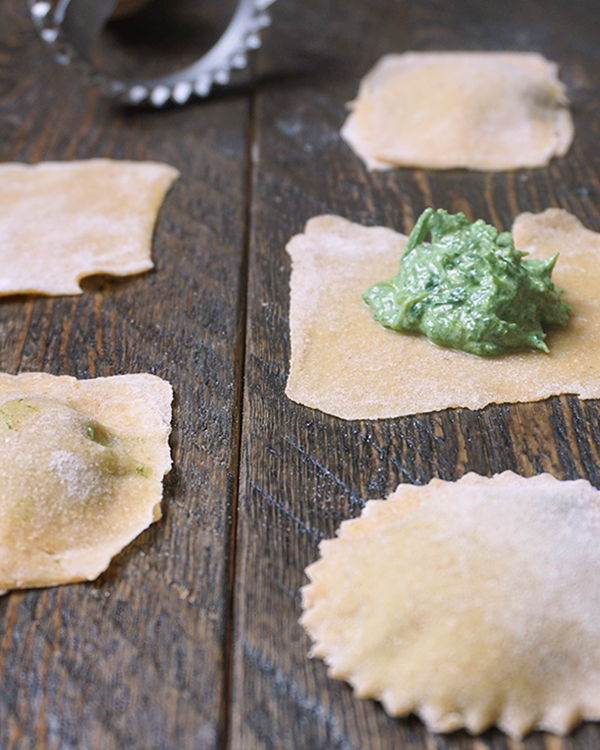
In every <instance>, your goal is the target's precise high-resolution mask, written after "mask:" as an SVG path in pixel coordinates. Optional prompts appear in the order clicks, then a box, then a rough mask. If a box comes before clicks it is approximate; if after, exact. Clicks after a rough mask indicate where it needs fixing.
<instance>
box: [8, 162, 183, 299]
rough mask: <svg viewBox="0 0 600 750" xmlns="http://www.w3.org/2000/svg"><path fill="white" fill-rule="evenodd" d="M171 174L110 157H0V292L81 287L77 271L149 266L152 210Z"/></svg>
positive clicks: (121, 272)
mask: <svg viewBox="0 0 600 750" xmlns="http://www.w3.org/2000/svg"><path fill="white" fill-rule="evenodd" d="M178 175H179V172H178V171H177V170H176V169H175V168H174V167H171V166H169V165H167V164H157V163H154V162H131V161H112V160H110V159H91V160H89V161H72V162H43V163H41V164H37V165H35V166H29V165H26V164H12V163H11V164H0V295H7V294H25V293H30V292H35V293H40V294H51V295H61V294H81V288H80V287H79V281H80V280H81V279H82V278H83V277H84V276H90V275H92V274H97V273H104V274H111V275H115V276H128V275H130V274H136V273H141V272H142V271H147V270H149V269H150V268H152V267H153V263H152V258H151V254H150V249H151V241H152V232H153V229H154V224H155V221H156V215H157V213H158V210H159V208H160V206H161V204H162V202H163V200H164V197H165V194H166V193H167V191H168V189H169V187H170V186H171V185H172V183H173V182H174V180H175V179H176V178H177V177H178Z"/></svg>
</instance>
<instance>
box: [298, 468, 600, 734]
mask: <svg viewBox="0 0 600 750" xmlns="http://www.w3.org/2000/svg"><path fill="white" fill-rule="evenodd" d="M599 538H600V492H598V490H595V489H594V488H593V487H592V486H591V485H590V484H589V482H587V481H585V480H577V481H572V482H560V481H558V480H557V479H555V478H554V477H551V476H550V475H548V474H542V475H540V476H537V477H533V478H529V479H524V478H522V477H518V476H517V475H516V474H513V473H512V472H505V473H503V474H500V475H496V476H494V477H492V478H491V479H490V478H486V477H480V476H477V475H475V474H468V475H466V476H465V477H463V479H461V480H460V481H459V482H455V483H453V482H443V481H441V480H437V479H434V480H433V481H432V482H430V484H428V485H427V486H425V487H413V486H407V485H400V487H398V489H397V490H396V492H395V493H393V494H392V495H391V496H390V497H389V498H388V500H385V501H370V502H368V503H367V505H366V506H365V509H364V511H363V514H362V516H361V517H360V518H359V519H356V520H352V521H345V522H344V523H343V524H342V526H341V528H340V530H339V532H338V538H337V539H334V540H328V541H324V542H322V543H321V546H320V551H321V559H320V560H319V561H317V562H316V563H314V564H313V565H311V566H309V567H308V568H307V571H306V572H307V574H308V577H309V579H310V581H311V583H310V584H309V585H308V586H306V587H305V588H304V589H303V591H302V596H303V608H304V614H303V615H302V618H301V623H302V625H303V626H304V627H305V628H306V630H307V631H308V633H309V634H310V636H311V638H312V639H313V641H314V646H313V649H312V655H313V656H318V657H321V658H323V659H324V660H325V661H326V663H327V664H328V666H329V673H330V675H331V676H332V677H335V678H338V679H345V680H347V681H348V682H350V684H351V685H352V686H353V688H354V690H355V691H356V694H357V695H358V697H360V698H377V699H379V700H381V701H382V703H383V705H384V707H385V709H386V711H387V712H388V713H390V714H391V715H393V716H404V715H407V714H409V713H416V714H418V715H419V716H420V717H421V718H422V719H423V721H424V722H425V724H426V725H427V726H428V728H429V729H431V730H432V731H438V732H450V731H453V730H455V729H458V728H460V727H466V728H467V729H468V730H469V731H471V732H473V733H477V732H482V731H483V730H484V729H486V728H487V727H488V726H491V725H492V724H497V725H498V726H499V727H500V728H501V729H503V730H504V731H505V732H507V733H508V734H510V735H512V736H514V737H520V736H521V735H523V734H525V733H526V732H528V731H529V730H531V729H533V728H539V729H545V730H548V731H551V732H555V733H558V734H564V733H566V732H568V731H569V730H570V729H571V727H572V726H573V725H574V724H575V723H577V722H578V721H579V720H581V719H592V720H597V719H600V544H598V539H599Z"/></svg>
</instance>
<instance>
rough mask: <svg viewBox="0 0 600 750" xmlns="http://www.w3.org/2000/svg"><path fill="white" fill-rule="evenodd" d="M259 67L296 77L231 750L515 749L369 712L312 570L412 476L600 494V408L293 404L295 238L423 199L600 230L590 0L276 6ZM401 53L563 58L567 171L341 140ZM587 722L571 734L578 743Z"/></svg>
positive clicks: (263, 280) (275, 139)
mask: <svg viewBox="0 0 600 750" xmlns="http://www.w3.org/2000/svg"><path fill="white" fill-rule="evenodd" d="M274 15H275V25H274V30H276V32H277V33H276V34H275V33H274V34H273V35H272V36H271V38H270V45H269V47H268V48H267V50H266V51H265V52H264V54H263V57H262V59H261V64H262V66H263V70H264V71H265V74H268V73H272V72H273V71H274V70H277V69H280V70H281V69H285V70H286V71H287V75H286V76H284V77H282V78H281V79H279V80H278V79H277V78H273V79H271V80H270V81H268V82H267V83H266V84H265V86H264V87H263V88H261V89H260V90H259V92H258V93H257V96H256V104H255V109H256V127H255V144H254V152H255V153H256V155H257V161H256V164H255V171H254V180H253V201H252V224H251V254H250V275H249V287H248V288H249V299H248V321H249V325H248V338H247V352H246V382H245V396H244V423H243V442H242V449H243V453H242V473H241V483H240V499H239V511H238V517H239V524H238V541H237V560H238V564H237V579H236V590H235V604H236V608H235V642H234V655H235V659H234V679H233V686H234V690H233V705H232V744H231V746H232V748H234V750H271V749H273V750H274V749H275V748H283V747H286V748H288V747H289V748H292V747H293V748H294V749H295V750H325V748H327V750H332V749H333V748H337V749H338V750H392V748H393V749H394V750H398V749H399V748H415V749H416V748H428V749H431V750H433V748H437V749H438V750H441V749H442V748H467V747H468V748H475V747H477V748H479V749H481V748H484V747H489V748H509V747H510V748H512V747H518V746H520V744H519V743H513V742H510V741H508V740H507V739H506V738H505V737H504V736H503V735H502V734H501V733H500V732H497V731H490V732H487V733H486V734H485V735H484V736H483V737H482V738H480V739H477V740H473V739H470V738H469V737H468V736H467V735H466V734H465V733H462V732H458V733H455V734H453V735H449V736H433V735H430V734H428V733H427V732H426V731H425V730H424V729H423V727H422V725H421V724H420V722H419V721H418V720H416V719H413V718H411V719H408V720H393V719H390V718H389V717H387V716H386V715H385V714H384V712H383V710H382V709H381V708H380V706H379V705H378V704H377V703H374V702H371V701H359V700H355V699H354V698H353V697H352V694H351V691H350V689H349V688H348V687H347V686H346V685H345V684H343V683H341V682H336V681H332V680H329V679H328V678H327V676H326V670H325V666H324V665H323V663H321V662H320V661H314V662H313V661H309V660H308V659H307V658H306V653H307V651H308V648H309V641H308V638H307V637H306V636H305V634H304V633H303V632H302V630H301V628H300V626H299V625H298V623H297V620H298V617H299V615H300V607H299V588H300V587H301V586H302V585H303V584H304V583H306V579H305V578H304V575H303V572H302V571H303V569H304V567H305V566H306V565H307V564H309V563H310V562H311V561H313V560H314V559H316V557H317V554H318V553H317V546H318V543H319V541H320V540H321V539H322V538H324V537H330V536H332V535H333V534H334V532H335V529H336V528H337V526H338V525H339V523H340V522H341V521H342V520H343V519H345V518H348V517H353V516H356V515H358V514H359V513H360V510H361V508H362V507H363V504H364V502H365V500H366V499H367V498H371V497H382V496H385V495H386V493H388V492H389V491H391V490H392V489H393V488H394V487H395V486H396V485H397V484H398V483H399V482H411V483H416V484H421V483H425V482H427V481H429V480H430V479H431V478H432V477H434V476H437V477H441V478H443V479H447V480H453V479H458V478H459V477H460V476H462V475H463V474H464V473H466V472H467V471H470V470H472V471H477V472H479V473H482V474H488V475H489V474H492V473H494V472H499V471H502V470H505V469H512V470H514V471H517V472H519V473H521V474H524V475H531V474H535V473H538V472H540V471H544V470H546V471H550V472H552V473H553V474H555V475H556V476H558V477H559V478H574V477H580V476H581V477H586V478H589V479H590V480H591V481H592V482H593V483H594V484H595V485H596V486H599V485H600V475H599V463H598V460H599V455H598V429H597V428H598V419H599V416H600V411H599V408H598V404H597V403H596V402H587V403H581V402H580V401H579V400H578V399H576V398H574V397H571V396H564V397H560V398H552V399H549V400H547V401H545V402H542V403H538V404H519V405H512V406H511V405H494V406H490V407H488V408H486V409H483V410H482V411H479V412H472V411H468V410H465V409H462V410H449V411H445V412H441V413H435V414H426V415H417V416H415V417H410V418H403V419H397V420H383V421H379V422H366V421H365V422H359V421H357V422H343V421H341V420H338V419H335V418H333V417H329V416H327V415H325V414H322V413H319V412H317V411H314V410H311V409H308V408H304V407H302V406H299V405H297V404H294V403H291V402H289V401H287V400H286V398H285V395H284V387H285V381H286V376H287V367H288V357H289V338H288V319H287V316H288V280H289V271H290V267H289V260H288V258H287V256H286V254H285V252H284V245H285V243H286V242H287V240H288V239H289V238H290V236H291V235H293V234H294V233H296V232H299V231H301V230H302V228H303V225H304V223H305V221H306V220H307V219H308V218H310V217H311V216H314V215H317V214H320V213H337V214H341V215H342V216H345V217H347V218H349V219H352V220H355V221H359V222H362V223H364V224H383V225H386V226H390V227H394V228H398V229H405V230H410V229H411V228H412V225H413V223H414V220H415V217H416V216H418V214H419V213H420V212H421V210H422V209H423V208H424V207H425V206H427V205H433V206H434V207H445V208H449V209H452V210H464V211H465V212H466V213H467V214H470V215H472V216H473V217H481V218H484V219H486V220H488V221H492V222H494V223H495V224H497V225H498V227H499V228H503V229H506V228H509V227H510V224H511V222H512V220H513V218H514V216H515V215H516V214H517V213H519V212H520V211H523V210H534V211H535V210H540V209H542V208H546V207H548V206H554V205H558V206H563V207H565V208H568V209H569V210H571V211H573V212H574V213H576V214H577V215H578V216H579V217H580V218H581V219H582V220H583V221H584V222H585V224H586V225H587V226H589V227H591V228H594V229H596V230H598V229H600V213H599V211H598V202H597V195H598V189H599V186H600V181H599V175H600V149H599V148H598V145H597V144H598V138H597V124H596V123H597V107H598V101H599V99H598V89H597V81H598V80H600V78H599V76H600V53H599V51H598V46H597V36H596V35H597V29H598V24H599V23H600V12H599V8H598V6H597V3H595V2H591V0H581V1H577V2H572V3H569V4H565V3H563V2H561V1H560V0H552V1H551V0H525V1H524V2H520V1H518V0H509V1H508V2H505V3H483V2H477V1H476V0H466V1H465V2H460V3H449V2H443V1H442V0H406V1H405V2H401V1H398V2H394V0H370V2H368V3H367V2H364V1H363V0H344V2H338V1H337V0H332V1H331V2H328V3H325V2H321V1H319V0H307V1H306V2H303V3H299V2H293V0H281V2H280V3H278V4H277V5H276V6H274ZM407 49H428V50H429V49H517V50H535V51H539V52H542V53H544V54H546V55H547V56H548V57H549V58H551V59H555V60H557V61H558V62H559V63H560V64H561V67H562V71H563V76H564V79H565V80H566V82H567V83H568V85H569V89H570V92H571V95H572V98H573V101H574V105H575V117H576V124H577V136H576V141H575V145H574V147H573V149H572V151H571V153H570V154H569V156H568V157H567V158H565V159H560V160H557V161H555V162H553V163H552V164H551V165H550V167H548V168H547V169H540V170H521V171H518V172H515V173H509V174H496V175H490V174H479V173H469V172H466V171H451V172H447V173H434V172H425V171H421V170H395V171H392V172H388V173H379V174H377V173H376V174H371V175H370V174H368V173H367V172H366V171H365V169H364V168H363V166H362V164H361V163H360V162H359V161H358V159H357V158H356V157H355V156H353V155H352V154H351V153H350V151H349V149H348V148H347V146H346V145H345V144H344V143H343V142H341V140H340V138H339V136H338V132H339V128H340V126H341V125H342V123H343V121H344V118H345V110H344V103H345V102H346V101H348V100H349V99H351V98H352V97H353V96H354V94H355V92H356V88H357V84H358V80H359V78H360V76H361V75H363V74H364V73H365V72H366V71H367V70H368V69H369V68H370V67H371V66H372V65H373V64H374V63H375V62H376V60H377V59H378V58H379V57H380V56H381V55H382V54H384V53H386V52H390V51H404V50H407ZM599 742H600V729H599V727H598V726H597V725H594V724H587V725H584V726H583V727H581V728H579V729H577V730H576V731H575V732H574V734H573V735H572V737H570V738H569V739H567V740H565V741H564V742H563V741H561V740H559V739H557V738H546V737H545V736H544V735H542V734H534V735H532V736H531V737H530V738H528V739H527V740H526V742H525V743H524V745H525V746H526V747H527V748H529V749H530V750H533V749H534V748H540V750H541V748H543V747H546V746H548V747H552V748H555V749H557V748H560V747H568V748H573V750H574V749H575V748H584V747H595V746H597V745H598V743H599Z"/></svg>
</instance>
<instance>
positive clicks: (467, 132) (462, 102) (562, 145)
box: [341, 52, 574, 170]
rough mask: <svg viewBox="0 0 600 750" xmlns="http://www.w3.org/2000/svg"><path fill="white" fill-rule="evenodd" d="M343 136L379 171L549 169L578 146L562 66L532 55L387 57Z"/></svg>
mask: <svg viewBox="0 0 600 750" xmlns="http://www.w3.org/2000/svg"><path fill="white" fill-rule="evenodd" d="M349 106H350V107H351V109H352V112H351V114H350V116H349V117H348V119H347V120H346V123H345V124H344V127H343V128H342V132H341V134H342V137H343V138H344V139H345V140H346V141H347V142H348V143H349V145H350V146H351V147H352V148H353V149H354V151H356V153H357V154H358V155H359V156H360V157H361V158H362V159H363V161H364V162H365V163H366V165H367V166H368V167H369V168H370V169H389V168H390V167H392V166H406V167H423V168H427V169H452V168H454V167H466V168H468V169H480V170H505V169H517V168H519V167H540V166H543V165H544V164H547V163H548V161H549V160H550V159H551V158H552V157H553V156H555V155H558V156H562V155H563V154H565V153H566V152H567V151H568V149H569V146H570V145H571V141H572V140H573V132H574V131H573V121H572V119H571V115H570V113H569V110H568V107H567V105H566V93H565V87H564V86H563V84H562V83H561V82H560V81H559V80H558V66H557V65H556V64H555V63H553V62H550V61H548V60H546V59H545V58H544V57H542V56H541V55H538V54H535V53H530V52H527V53H524V52H406V53H405V54H402V55H386V56H385V57H383V58H382V59H381V60H380V61H379V62H378V63H377V65H376V66H375V67H374V68H373V69H372V70H371V71H370V72H369V73H368V74H367V75H366V76H365V77H364V78H363V80H362V81H361V84H360V88H359V92H358V97H357V99H356V101H354V102H352V103H351V104H350V105H349Z"/></svg>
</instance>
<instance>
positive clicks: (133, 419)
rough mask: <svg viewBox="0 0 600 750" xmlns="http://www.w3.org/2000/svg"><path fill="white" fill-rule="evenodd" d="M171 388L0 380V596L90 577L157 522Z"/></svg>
mask: <svg viewBox="0 0 600 750" xmlns="http://www.w3.org/2000/svg"><path fill="white" fill-rule="evenodd" d="M171 397H172V391H171V387H170V385H169V384H168V383H166V382H165V381H163V380H161V379H160V378H157V377H155V376H152V375H124V376H117V377H113V378H97V379H94V380H87V381H78V380H75V379H74V378H69V377H54V376H51V375H44V374H27V375H20V376H16V377H14V376H10V375H4V374H0V486H1V487H2V494H1V495H0V589H4V590H8V589H11V588H23V587H35V586H48V585H55V584H59V583H66V582H70V581H77V580H86V579H92V578H95V577H96V576H97V575H99V574H100V573H101V572H102V571H103V570H105V569H106V567H107V566H108V564H109V562H110V559H111V558H112V557H113V555H115V554H116V553H117V552H119V551H120V550H121V549H122V548H123V547H124V546H125V545H126V544H128V543H129V542H130V541H131V540H132V539H133V538H134V537H135V536H137V535H138V534H139V533H140V532H141V531H142V530H143V529H144V528H146V527H147V526H148V525H149V524H150V523H152V521H155V520H157V519H158V518H160V499H161V495H162V479H163V476H164V474H165V473H166V471H168V469H169V467H170V454H169V447H168V435H169V432H170V403H171Z"/></svg>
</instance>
